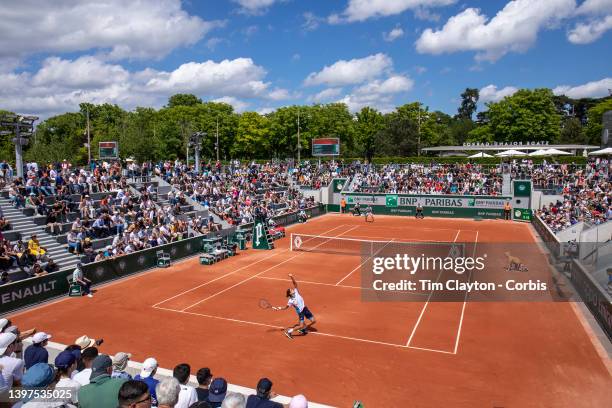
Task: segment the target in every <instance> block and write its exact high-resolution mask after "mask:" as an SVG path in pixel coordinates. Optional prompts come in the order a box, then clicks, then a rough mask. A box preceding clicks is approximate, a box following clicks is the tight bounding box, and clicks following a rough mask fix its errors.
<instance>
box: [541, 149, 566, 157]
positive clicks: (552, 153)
mask: <svg viewBox="0 0 612 408" xmlns="http://www.w3.org/2000/svg"><path fill="white" fill-rule="evenodd" d="M545 152H546V154H547V155H548V156H567V155H569V154H571V153H568V152H564V151H563V150H557V149H548V150H545Z"/></svg>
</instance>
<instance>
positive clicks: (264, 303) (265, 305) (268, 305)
mask: <svg viewBox="0 0 612 408" xmlns="http://www.w3.org/2000/svg"><path fill="white" fill-rule="evenodd" d="M259 307H261V308H262V309H272V304H271V303H270V302H268V300H267V299H259Z"/></svg>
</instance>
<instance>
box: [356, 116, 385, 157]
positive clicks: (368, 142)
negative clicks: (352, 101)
mask: <svg viewBox="0 0 612 408" xmlns="http://www.w3.org/2000/svg"><path fill="white" fill-rule="evenodd" d="M356 117H357V123H356V125H355V136H356V142H357V147H358V149H359V151H360V154H361V155H363V157H365V159H366V160H367V161H369V162H371V161H372V157H373V156H374V153H375V152H376V150H377V149H376V147H377V143H376V141H377V138H379V137H380V133H381V132H382V131H383V129H384V127H385V119H384V117H383V115H382V114H381V113H380V112H379V111H377V110H376V109H372V108H370V107H365V108H362V109H361V111H359V112H357V114H356Z"/></svg>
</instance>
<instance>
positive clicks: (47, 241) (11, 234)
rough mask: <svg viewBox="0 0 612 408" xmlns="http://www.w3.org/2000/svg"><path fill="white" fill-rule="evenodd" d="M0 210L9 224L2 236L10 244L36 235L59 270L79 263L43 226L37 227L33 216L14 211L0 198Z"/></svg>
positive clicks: (6, 200) (25, 240)
mask: <svg viewBox="0 0 612 408" xmlns="http://www.w3.org/2000/svg"><path fill="white" fill-rule="evenodd" d="M0 208H2V212H3V213H4V217H5V218H6V219H7V220H8V221H9V222H10V223H11V229H10V230H9V231H5V234H4V235H5V236H6V237H7V238H8V239H10V240H11V241H12V242H13V241H16V240H17V239H22V240H23V241H24V242H27V241H28V240H29V239H30V236H31V235H32V234H36V235H37V236H38V240H39V241H40V245H41V246H42V247H44V248H46V249H47V254H48V255H49V257H50V258H51V259H53V261H55V262H56V263H57V264H58V266H59V268H60V269H66V268H71V267H73V266H75V265H76V264H77V263H78V262H79V258H78V257H76V256H75V255H73V254H71V253H70V252H68V246H67V245H63V244H60V243H59V242H57V240H56V238H55V237H54V236H53V235H51V234H48V233H47V232H45V227H46V226H45V225H37V224H36V223H35V222H34V217H33V216H28V215H25V214H24V213H23V211H24V210H21V209H20V210H17V209H15V208H14V207H13V206H12V205H11V203H10V201H9V199H8V198H5V197H0ZM25 211H31V210H29V209H26V210H25Z"/></svg>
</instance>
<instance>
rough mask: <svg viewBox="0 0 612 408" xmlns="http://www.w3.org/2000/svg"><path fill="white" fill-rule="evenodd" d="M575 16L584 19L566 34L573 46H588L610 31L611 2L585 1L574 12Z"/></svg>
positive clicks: (609, 0)
mask: <svg viewBox="0 0 612 408" xmlns="http://www.w3.org/2000/svg"><path fill="white" fill-rule="evenodd" d="M576 16H578V17H585V19H584V20H583V21H579V22H577V23H576V24H575V25H574V28H572V29H571V30H570V31H569V32H568V33H567V39H568V40H569V42H571V43H573V44H590V43H592V42H594V41H596V40H598V39H599V38H601V36H603V35H604V34H605V33H606V31H608V30H612V0H586V1H584V2H583V3H582V4H581V5H580V6H579V7H578V9H577V10H576Z"/></svg>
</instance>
